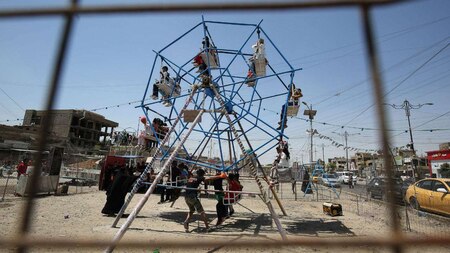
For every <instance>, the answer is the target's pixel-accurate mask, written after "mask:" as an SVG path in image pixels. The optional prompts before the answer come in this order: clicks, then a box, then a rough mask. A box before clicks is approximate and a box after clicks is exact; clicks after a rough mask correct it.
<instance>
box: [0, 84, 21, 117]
mask: <svg viewBox="0 0 450 253" xmlns="http://www.w3.org/2000/svg"><path fill="white" fill-rule="evenodd" d="M0 90H1V91H2V92H3V93H4V94H5V95H6V96H7V97H8V98H9V99H11V101H13V102H14V104H16V105H17V107H19V108H20V109H21V110H22V111H25V109H23V107H22V106H20V105H19V103H17V102H16V100H14V99H13V98H12V97H11V96H10V95H8V93H6V91H5V90H3V89H2V88H1V87H0Z"/></svg>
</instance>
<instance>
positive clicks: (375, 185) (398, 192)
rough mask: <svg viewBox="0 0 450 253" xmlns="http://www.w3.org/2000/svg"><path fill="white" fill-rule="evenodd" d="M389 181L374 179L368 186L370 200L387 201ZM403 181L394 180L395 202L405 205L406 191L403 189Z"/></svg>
mask: <svg viewBox="0 0 450 253" xmlns="http://www.w3.org/2000/svg"><path fill="white" fill-rule="evenodd" d="M387 179H388V178H385V177H374V178H372V180H370V182H369V183H368V184H367V193H368V194H369V197H370V198H374V199H381V200H384V201H386V200H387V198H386V196H387V193H388V191H387ZM402 185H403V181H402V180H401V179H400V178H395V179H394V189H395V190H394V196H395V200H396V202H397V203H399V204H403V203H404V202H403V199H404V198H403V197H404V196H405V190H404V189H402Z"/></svg>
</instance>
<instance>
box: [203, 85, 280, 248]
mask: <svg viewBox="0 0 450 253" xmlns="http://www.w3.org/2000/svg"><path fill="white" fill-rule="evenodd" d="M210 88H211V89H212V90H213V91H214V95H215V97H216V99H217V101H218V102H219V104H220V106H221V107H222V113H223V114H224V115H225V117H226V118H227V121H228V124H229V126H230V129H231V131H233V134H234V136H235V139H236V141H237V143H238V145H239V147H240V148H241V151H242V153H243V154H247V152H246V151H245V147H244V144H243V143H242V141H241V139H240V138H239V134H238V132H237V131H236V128H235V127H234V125H233V122H232V120H231V118H230V115H229V114H228V112H227V111H226V109H225V103H224V102H223V99H222V97H220V94H219V93H218V92H217V89H216V87H214V85H211V87H210ZM247 155H248V154H247ZM250 170H251V171H252V174H253V177H254V178H255V181H256V183H257V185H258V188H259V190H260V192H261V195H262V198H263V200H264V203H265V204H266V205H267V207H268V208H269V212H270V214H271V215H272V219H273V221H274V222H275V224H276V225H277V229H278V232H279V233H280V235H281V238H282V239H283V240H286V239H287V237H286V231H285V230H284V229H283V227H282V226H281V222H280V219H279V218H278V215H277V213H276V212H275V210H274V208H273V206H272V203H271V202H270V199H269V198H268V197H267V193H266V191H265V190H264V188H263V186H262V184H261V181H260V179H259V177H258V174H257V172H256V169H255V165H254V162H251V163H250Z"/></svg>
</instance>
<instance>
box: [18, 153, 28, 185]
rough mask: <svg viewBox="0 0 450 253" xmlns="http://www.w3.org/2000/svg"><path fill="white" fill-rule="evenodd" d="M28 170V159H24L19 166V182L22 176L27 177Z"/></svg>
mask: <svg viewBox="0 0 450 253" xmlns="http://www.w3.org/2000/svg"><path fill="white" fill-rule="evenodd" d="M27 168H28V159H26V158H25V159H23V161H22V162H20V163H19V165H17V180H19V178H20V176H21V175H26V173H27Z"/></svg>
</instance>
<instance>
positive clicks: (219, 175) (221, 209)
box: [209, 170, 228, 226]
mask: <svg viewBox="0 0 450 253" xmlns="http://www.w3.org/2000/svg"><path fill="white" fill-rule="evenodd" d="M226 178H227V175H226V174H225V173H224V172H222V171H220V170H217V172H216V176H214V177H212V178H210V179H209V180H212V184H213V185H214V190H216V191H220V192H215V198H216V200H217V204H216V212H217V223H216V226H219V225H221V224H222V223H223V222H224V221H225V217H227V216H228V208H227V207H226V206H225V205H224V203H223V198H224V195H225V194H224V193H223V185H222V184H223V179H226Z"/></svg>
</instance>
